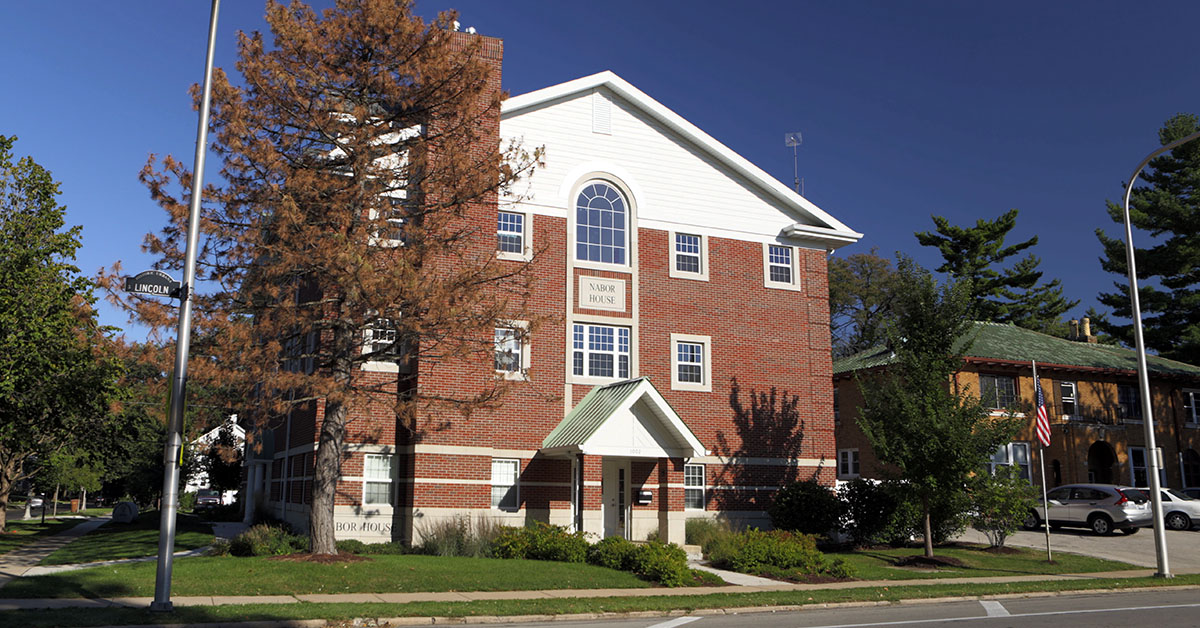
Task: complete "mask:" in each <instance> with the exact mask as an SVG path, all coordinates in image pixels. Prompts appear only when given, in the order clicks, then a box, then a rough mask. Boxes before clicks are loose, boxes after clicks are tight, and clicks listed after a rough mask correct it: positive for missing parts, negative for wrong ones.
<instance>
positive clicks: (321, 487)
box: [308, 403, 346, 554]
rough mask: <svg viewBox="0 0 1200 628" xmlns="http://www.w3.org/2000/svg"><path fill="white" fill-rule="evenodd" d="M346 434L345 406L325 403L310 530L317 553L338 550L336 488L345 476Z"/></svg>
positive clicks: (329, 552) (314, 478)
mask: <svg viewBox="0 0 1200 628" xmlns="http://www.w3.org/2000/svg"><path fill="white" fill-rule="evenodd" d="M345 437H346V406H345V404H342V403H326V405H325V419H324V420H323V421H321V436H320V439H319V440H318V441H317V457H316V461H315V462H314V469H313V486H312V507H311V508H310V509H309V511H308V533H309V540H310V542H311V544H312V553H314V554H336V553H337V545H336V539H335V538H334V529H333V502H334V491H335V489H336V488H337V483H338V479H339V478H340V477H341V476H342V443H343V441H344V440H345Z"/></svg>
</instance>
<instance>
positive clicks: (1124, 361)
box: [833, 322, 1200, 378]
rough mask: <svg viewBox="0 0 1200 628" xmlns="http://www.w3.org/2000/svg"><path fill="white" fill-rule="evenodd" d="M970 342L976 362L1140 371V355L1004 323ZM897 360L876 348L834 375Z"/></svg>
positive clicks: (1165, 363) (1172, 372)
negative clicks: (1025, 363)
mask: <svg viewBox="0 0 1200 628" xmlns="http://www.w3.org/2000/svg"><path fill="white" fill-rule="evenodd" d="M968 339H973V340H974V342H973V343H972V344H971V346H970V347H969V348H968V349H967V350H966V351H965V352H964V353H963V355H964V356H965V357H966V358H968V359H974V360H976V361H979V360H982V361H987V360H998V361H1011V362H1029V361H1031V360H1037V362H1038V365H1039V366H1040V365H1042V364H1045V365H1046V366H1048V367H1049V366H1054V367H1061V368H1067V369H1070V368H1078V369H1085V370H1109V371H1128V372H1130V373H1134V372H1136V371H1137V352H1136V351H1131V350H1129V349H1125V348H1122V347H1115V346H1112V345H1102V344H1092V343H1087V342H1079V341H1075V340H1067V339H1066V338H1058V337H1056V336H1049V335H1047V334H1043V333H1041V332H1036V331H1033V330H1031V329H1024V328H1022V327H1017V326H1016V325H1009V324H1001V323H985V322H976V323H975V326H974V328H973V329H972V331H971V332H969V335H968V336H967V337H964V338H961V339H960V341H959V345H960V346H961V345H962V344H963V343H964V342H965V341H967V340H968ZM893 360H894V356H893V354H892V351H891V350H890V349H888V348H887V347H885V346H877V347H872V348H870V349H867V350H866V351H862V352H859V353H856V354H854V355H851V356H848V357H845V358H841V359H838V360H835V361H834V363H833V374H834V375H841V374H845V373H851V372H853V371H861V370H863V369H869V368H874V367H878V366H884V365H887V364H890V363H891V362H892V361H893ZM1146 366H1147V367H1148V368H1149V370H1150V373H1151V374H1153V375H1157V376H1160V377H1162V376H1182V377H1197V378H1200V367H1196V366H1192V365H1191V364H1185V363H1183V362H1176V361H1175V360H1168V359H1166V358H1160V357H1158V356H1153V355H1147V356H1146Z"/></svg>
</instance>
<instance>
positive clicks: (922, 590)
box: [0, 574, 1200, 628]
mask: <svg viewBox="0 0 1200 628" xmlns="http://www.w3.org/2000/svg"><path fill="white" fill-rule="evenodd" d="M1197 585H1200V575H1197V574H1191V575H1184V576H1177V577H1175V578H1172V579H1169V580H1168V579H1162V578H1101V579H1079V580H1071V581H1034V582H1018V583H1008V584H972V583H962V582H957V583H944V584H928V585H910V586H902V587H887V586H882V587H871V588H864V589H825V590H813V591H782V592H756V593H732V592H731V593H718V594H707V595H695V596H683V595H669V596H662V597H609V598H566V599H536V600H488V601H477V602H414V603H410V604H380V603H367V604H358V603H355V604H349V603H346V604H342V603H338V604H320V603H304V602H302V603H296V604H246V605H237V606H232V605H231V606H209V607H177V608H176V610H175V611H174V612H173V613H171V614H169V615H164V614H161V613H151V612H149V611H148V610H145V609H120V608H109V609H87V611H86V612H81V611H80V609H53V610H31V611H8V612H6V613H3V614H0V627H8V626H12V627H14V628H15V627H17V626H28V627H30V628H41V627H49V626H64V627H73V626H103V625H139V624H162V623H207V622H235V621H286V620H291V619H328V620H350V619H354V618H356V617H371V618H385V617H469V616H479V615H498V616H513V615H572V614H580V613H628V612H639V611H641V612H645V611H652V612H663V613H666V612H670V611H684V612H690V611H695V610H699V609H715V608H723V609H737V608H749V607H766V606H801V607H802V606H811V605H820V604H838V603H851V602H874V603H886V602H899V601H902V600H915V599H930V598H941V597H979V596H994V595H1004V594H1022V593H1034V592H1067V591H1071V592H1074V591H1079V592H1087V591H1095V590H1103V589H1131V588H1140V587H1173V586H1197Z"/></svg>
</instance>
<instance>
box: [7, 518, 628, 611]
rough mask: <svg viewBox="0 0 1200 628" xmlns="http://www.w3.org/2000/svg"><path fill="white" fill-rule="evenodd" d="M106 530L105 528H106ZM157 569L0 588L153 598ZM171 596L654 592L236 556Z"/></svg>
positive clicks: (532, 564) (595, 571)
mask: <svg viewBox="0 0 1200 628" xmlns="http://www.w3.org/2000/svg"><path fill="white" fill-rule="evenodd" d="M101 529H103V528H101ZM155 569H156V564H155V563H153V562H145V563H130V564H124V565H111V566H108V567H92V568H88V569H80V570H76V571H64V572H60V573H55V574H47V575H43V576H27V577H24V578H20V579H17V580H13V581H11V582H9V583H8V584H7V585H5V586H4V588H2V589H0V597H5V598H52V597H89V598H98V597H103V598H107V597H129V596H133V597H136V596H148V595H153V594H154V575H155ZM171 581H172V586H171V591H172V594H173V595H178V596H192V595H229V594H231V593H235V592H236V594H237V595H295V594H305V593H411V592H421V591H532V590H539V589H609V588H614V589H635V588H646V587H650V586H652V585H651V584H650V583H648V582H645V581H643V580H641V579H639V578H638V577H637V576H634V575H633V574H631V573H627V572H623V571H616V570H613V569H605V568H603V567H597V566H595V565H587V564H583V563H561V562H554V561H533V560H502V559H496V558H464V557H455V556H419V555H411V554H409V555H378V556H371V557H370V560H366V561H362V562H354V563H333V564H322V563H312V562H295V561H281V560H272V559H270V558H266V557H254V558H237V557H232V556H220V557H196V558H181V559H178V560H176V561H175V562H174V566H173V569H172V580H171Z"/></svg>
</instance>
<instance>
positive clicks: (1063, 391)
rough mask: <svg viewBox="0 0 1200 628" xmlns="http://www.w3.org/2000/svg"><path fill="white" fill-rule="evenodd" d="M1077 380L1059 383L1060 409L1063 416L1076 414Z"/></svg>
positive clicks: (1068, 416) (1069, 416) (1067, 416)
mask: <svg viewBox="0 0 1200 628" xmlns="http://www.w3.org/2000/svg"><path fill="white" fill-rule="evenodd" d="M1075 394H1076V393H1075V382H1059V383H1058V403H1059V411H1060V412H1061V413H1062V416H1063V418H1068V419H1069V418H1071V417H1074V416H1075Z"/></svg>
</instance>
